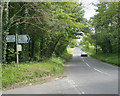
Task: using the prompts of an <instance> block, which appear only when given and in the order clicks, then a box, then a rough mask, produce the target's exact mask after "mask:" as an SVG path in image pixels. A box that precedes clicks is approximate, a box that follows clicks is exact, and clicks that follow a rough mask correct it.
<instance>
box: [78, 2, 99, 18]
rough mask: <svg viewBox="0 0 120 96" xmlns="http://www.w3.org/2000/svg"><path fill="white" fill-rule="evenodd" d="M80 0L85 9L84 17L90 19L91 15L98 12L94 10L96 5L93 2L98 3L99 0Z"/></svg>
mask: <svg viewBox="0 0 120 96" xmlns="http://www.w3.org/2000/svg"><path fill="white" fill-rule="evenodd" d="M79 2H82V5H83V9H84V10H85V15H84V18H86V19H87V20H89V19H90V17H93V16H94V15H95V14H96V12H95V10H94V9H96V7H95V6H94V5H92V3H95V4H96V3H98V0H79Z"/></svg>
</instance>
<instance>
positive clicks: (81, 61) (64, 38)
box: [0, 1, 120, 94]
mask: <svg viewBox="0 0 120 96" xmlns="http://www.w3.org/2000/svg"><path fill="white" fill-rule="evenodd" d="M93 5H94V6H96V7H97V8H96V9H95V10H96V12H97V14H96V15H94V16H93V17H91V18H90V20H87V19H86V18H84V14H85V10H84V6H83V5H82V3H80V4H79V3H77V2H9V1H6V2H1V3H0V9H1V11H0V13H1V18H0V22H1V25H0V28H1V30H0V41H1V42H0V54H1V55H0V64H1V63H2V64H1V66H2V68H3V69H2V76H1V75H0V79H1V80H2V84H0V87H1V86H2V85H3V87H4V88H7V87H11V86H12V85H13V84H15V83H20V82H24V81H27V80H35V79H38V78H39V79H41V78H43V77H47V76H48V77H52V76H55V75H58V74H59V75H60V74H62V73H63V72H64V66H63V65H64V64H63V63H65V62H66V61H67V60H68V58H70V57H71V54H69V53H68V51H72V52H71V53H74V52H73V50H71V49H74V48H75V46H78V47H79V48H80V49H79V48H78V47H76V48H75V53H74V54H73V57H72V59H70V61H69V63H68V65H66V68H65V70H67V77H65V78H63V79H58V80H55V81H54V80H53V81H52V82H47V83H45V84H42V85H36V86H29V87H25V88H19V89H14V90H8V91H4V92H5V93H20V94H21V93H22V92H23V93H30V92H31V94H32V93H36V94H37V93H44V94H46V93H52V94H55V93H60V94H64V93H65V94H68V93H69V94H117V93H118V68H117V67H115V66H112V65H110V64H107V63H104V62H102V61H99V60H97V59H100V60H103V61H106V62H109V63H111V64H114V65H116V66H120V62H119V58H118V54H119V53H120V50H119V48H120V44H119V40H120V35H118V34H119V29H120V23H119V18H120V16H119V14H120V10H119V9H120V2H99V3H98V4H94V3H93ZM9 35H14V36H17V35H22V36H23V35H24V36H27V37H29V36H30V38H29V40H30V41H29V40H28V41H29V42H27V43H19V42H17V41H16V40H17V37H16V38H15V37H14V36H13V37H14V38H12V39H14V41H15V42H17V43H18V44H19V46H22V48H20V49H22V50H21V51H19V52H18V51H17V47H16V45H17V44H16V43H15V42H5V39H6V38H7V36H9ZM27 37H26V38H27ZM78 39H79V40H78ZM21 40H22V39H21ZM6 41H7V40H6ZM79 41H80V42H79ZM82 50H83V51H85V52H88V54H89V55H91V56H93V57H95V58H97V59H94V58H93V57H91V56H88V57H81V56H80V54H81V53H82V52H83V51H82ZM16 54H17V58H16ZM18 55H19V60H20V66H16V61H17V60H18ZM1 66H0V69H1ZM53 85H54V86H53ZM24 90H26V91H24ZM30 90H33V91H30ZM39 90H41V91H39Z"/></svg>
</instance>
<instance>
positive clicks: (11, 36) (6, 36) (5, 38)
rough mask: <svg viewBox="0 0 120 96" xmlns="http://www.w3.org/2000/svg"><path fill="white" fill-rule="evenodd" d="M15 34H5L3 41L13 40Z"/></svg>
mask: <svg viewBox="0 0 120 96" xmlns="http://www.w3.org/2000/svg"><path fill="white" fill-rule="evenodd" d="M15 37H16V36H15V35H5V37H4V40H5V42H15Z"/></svg>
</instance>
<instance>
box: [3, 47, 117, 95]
mask: <svg viewBox="0 0 120 96" xmlns="http://www.w3.org/2000/svg"><path fill="white" fill-rule="evenodd" d="M81 52H82V50H80V49H79V48H76V51H75V54H74V55H73V58H72V59H71V60H70V61H69V62H68V65H67V66H66V68H65V69H66V70H67V77H65V78H63V79H59V78H56V79H54V80H51V81H50V82H47V83H44V84H39V85H35V86H28V87H24V88H16V89H12V90H7V91H4V92H3V94H118V68H117V67H115V66H112V65H110V64H106V63H104V62H101V61H99V60H96V59H94V58H92V57H90V56H88V57H81V56H80V54H81Z"/></svg>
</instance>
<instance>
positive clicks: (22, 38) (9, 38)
mask: <svg viewBox="0 0 120 96" xmlns="http://www.w3.org/2000/svg"><path fill="white" fill-rule="evenodd" d="M4 41H5V42H16V58H17V66H19V54H18V52H19V51H22V46H21V45H18V44H19V43H28V42H29V41H30V37H29V35H18V34H16V35H5V37H4Z"/></svg>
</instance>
